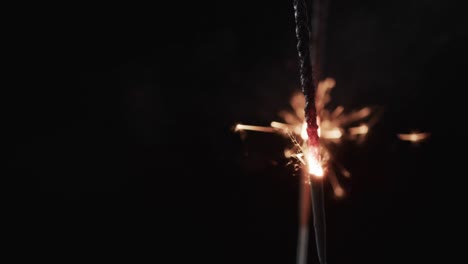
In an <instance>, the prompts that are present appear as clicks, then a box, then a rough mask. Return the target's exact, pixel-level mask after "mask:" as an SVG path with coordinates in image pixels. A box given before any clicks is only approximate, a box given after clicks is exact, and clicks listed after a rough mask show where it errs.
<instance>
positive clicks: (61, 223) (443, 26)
mask: <svg viewBox="0 0 468 264" xmlns="http://www.w3.org/2000/svg"><path fill="white" fill-rule="evenodd" d="M50 10H52V9H50ZM59 10H60V11H59V12H52V11H46V12H44V13H41V14H43V15H41V16H40V18H38V19H37V20H35V21H33V22H31V25H32V27H34V31H35V35H34V41H31V43H29V44H27V45H29V46H30V50H32V51H33V52H34V53H35V55H37V56H34V59H33V60H32V62H31V63H30V64H29V66H30V67H31V69H32V70H34V71H36V72H40V74H38V75H39V76H38V77H37V78H34V81H35V82H36V83H35V85H34V86H33V87H24V88H21V89H19V88H18V89H15V90H14V91H13V92H12V95H11V96H10V97H9V100H8V101H9V104H8V105H10V106H11V107H10V112H11V114H10V115H9V118H8V120H7V121H8V122H9V123H8V126H9V127H11V128H12V129H11V130H9V131H11V132H10V133H11V134H10V135H9V136H10V138H12V139H13V140H12V142H14V152H13V154H12V155H11V156H10V157H11V159H9V161H10V165H11V167H13V168H14V170H12V171H13V173H14V175H13V176H15V177H20V178H21V177H24V176H23V175H26V176H32V177H33V178H34V179H36V180H38V183H39V185H38V187H37V189H36V190H37V191H38V192H35V193H37V194H34V195H31V196H32V197H31V198H30V201H29V202H30V203H31V204H34V206H35V207H36V209H37V211H36V212H35V213H34V214H33V215H32V216H31V218H30V219H28V220H27V224H26V225H27V226H29V227H32V232H30V233H28V235H27V237H26V238H25V240H27V241H33V242H32V244H33V247H32V248H33V249H35V250H37V252H39V253H40V256H41V258H42V257H43V258H44V259H47V260H50V259H53V258H58V259H59V260H60V261H63V262H68V260H72V259H75V258H82V257H84V258H85V259H102V260H110V259H112V260H114V259H115V260H123V259H124V258H125V259H128V261H131V262H136V261H137V260H136V258H144V259H147V260H148V261H150V262H153V263H185V262H187V261H191V262H197V263H198V262H200V263H294V261H295V250H296V249H295V248H296V240H297V237H296V236H297V222H298V217H297V215H298V212H297V197H298V179H297V177H295V176H293V174H294V173H293V169H292V168H290V167H288V166H286V163H287V160H285V159H284V158H282V151H283V149H284V147H285V146H286V145H287V144H288V142H287V140H285V139H283V138H281V137H279V136H276V135H271V134H261V133H254V132H252V133H248V134H247V137H246V138H245V139H244V140H241V137H240V135H239V134H236V133H234V132H233V131H232V128H233V126H234V125H235V124H236V123H238V122H242V123H247V124H258V125H268V124H269V122H270V121H271V120H280V118H279V116H278V112H279V111H280V110H283V109H286V108H287V107H288V102H289V98H290V96H291V94H292V93H293V92H294V91H297V90H298V88H299V82H298V79H299V78H298V72H299V71H298V65H297V53H296V49H295V45H296V38H295V29H294V16H293V8H292V1H284V0H281V1H228V2H223V1H218V2H216V3H208V2H204V3H198V2H191V3H182V2H177V3H173V4H167V3H165V4H162V3H152V4H151V5H150V4H147V5H141V6H137V5H132V6H129V5H128V4H125V5H121V6H117V5H114V4H112V5H109V6H96V5H81V6H78V5H77V6H68V7H60V9H59ZM327 26H328V32H327V35H326V44H327V45H326V53H325V74H326V75H327V76H330V77H333V78H335V79H336V81H337V86H336V88H335V89H334V91H333V93H332V96H333V104H334V105H344V106H345V107H346V108H347V109H357V108H359V107H363V106H368V105H371V106H376V107H379V108H380V109H382V110H383V112H382V113H383V114H382V115H381V117H380V119H379V122H378V123H377V124H376V126H375V127H374V128H373V130H372V131H371V133H370V134H369V137H368V139H367V141H366V142H365V143H364V144H363V145H356V144H353V143H349V142H348V143H344V144H343V145H341V146H340V147H339V148H337V149H336V150H335V152H336V153H335V155H336V156H337V160H338V161H339V162H340V163H342V164H343V165H345V166H346V167H347V168H349V170H350V171H351V172H352V174H353V177H352V179H350V180H343V179H341V180H342V183H343V185H344V186H345V189H346V190H347V193H348V195H347V196H346V197H345V198H344V199H341V200H337V199H334V198H333V197H332V194H331V190H327V193H328V196H327V205H326V206H327V221H328V252H329V263H422V262H425V261H427V260H433V259H436V258H438V257H440V259H442V260H443V261H442V262H439V263H446V262H445V261H446V260H447V259H448V258H449V257H451V256H453V252H454V251H455V247H456V245H457V244H458V242H456V241H457V239H449V238H448V236H449V235H455V237H457V234H459V231H458V230H457V229H456V228H453V229H454V230H453V231H452V230H451V229H450V231H449V228H448V227H455V222H456V221H457V219H458V218H457V217H456V216H455V215H456V213H457V212H459V211H461V210H462V209H463V208H464V207H463V206H460V205H458V203H457V202H458V201H461V199H460V198H461V194H460V193H459V192H458V191H455V189H456V187H457V186H461V185H463V184H462V182H463V177H462V176H463V174H464V170H463V163H460V162H456V161H455V160H458V159H457V158H456V157H458V158H460V159H462V157H463V147H462V146H463V145H462V143H463V140H464V139H463V137H462V135H463V133H462V131H463V129H462V126H463V125H464V117H463V111H464V103H463V97H464V96H463V94H464V91H463V90H464V88H465V86H466V82H465V81H464V80H465V75H466V66H465V64H466V60H467V58H468V57H467V49H466V47H467V42H466V38H465V37H466V33H467V29H466V28H467V26H468V23H467V19H466V14H465V11H464V10H463V8H461V6H459V5H456V4H455V1H436V0H432V1H422V0H419V1H418V0H412V1H364V2H363V1H332V2H331V6H330V12H329V20H328V25H327ZM24 78H26V77H24ZM10 98H11V99H10ZM412 130H420V131H427V132H430V133H432V136H431V138H429V140H428V141H426V142H422V143H421V144H418V145H414V144H410V143H408V142H403V141H399V140H398V138H397V137H396V134H397V133H409V132H410V131H412ZM457 153H462V154H457ZM29 238H31V239H29ZM26 251H27V252H29V251H28V250H26ZM31 254H32V253H31ZM309 263H317V262H316V257H315V251H314V249H313V242H311V251H310V262H309Z"/></svg>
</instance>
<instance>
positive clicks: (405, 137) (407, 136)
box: [397, 132, 431, 143]
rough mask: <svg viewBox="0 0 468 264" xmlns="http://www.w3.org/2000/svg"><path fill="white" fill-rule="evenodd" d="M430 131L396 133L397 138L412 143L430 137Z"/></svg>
mask: <svg viewBox="0 0 468 264" xmlns="http://www.w3.org/2000/svg"><path fill="white" fill-rule="evenodd" d="M430 135H431V134H430V133H417V132H412V133H410V134H398V135H397V136H398V138H399V139H401V140H403V141H410V142H413V143H416V142H421V141H424V140H426V139H428V138H429V137H430Z"/></svg>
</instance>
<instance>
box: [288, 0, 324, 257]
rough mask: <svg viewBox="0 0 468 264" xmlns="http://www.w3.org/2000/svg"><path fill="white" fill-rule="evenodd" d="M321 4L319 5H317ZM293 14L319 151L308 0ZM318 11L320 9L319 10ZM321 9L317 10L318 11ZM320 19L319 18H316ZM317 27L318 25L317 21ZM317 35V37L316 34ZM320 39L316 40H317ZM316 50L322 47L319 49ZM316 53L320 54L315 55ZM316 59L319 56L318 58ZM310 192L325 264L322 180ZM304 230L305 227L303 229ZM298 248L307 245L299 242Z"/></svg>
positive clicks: (312, 142)
mask: <svg viewBox="0 0 468 264" xmlns="http://www.w3.org/2000/svg"><path fill="white" fill-rule="evenodd" d="M315 7H316V8H317V7H318V6H317V5H316V6H315ZM294 11H295V13H294V16H295V22H296V37H297V51H298V55H299V64H300V65H299V67H300V69H299V70H300V80H301V88H302V92H303V93H304V95H305V98H306V107H305V118H306V122H307V134H308V140H309V141H308V145H309V146H310V147H312V148H313V150H314V151H316V152H317V153H318V149H319V136H318V124H317V109H316V105H315V93H316V87H317V86H316V85H317V83H316V82H315V83H314V78H313V72H312V70H313V67H312V58H311V45H310V38H311V34H312V32H311V30H310V25H311V24H310V21H309V13H308V10H307V4H306V1H305V0H294ZM316 11H317V10H316ZM317 13H318V12H315V14H317ZM316 21H318V19H317V20H316ZM314 26H315V27H318V26H319V25H317V24H316V23H315V24H314ZM316 37H317V36H316ZM315 41H317V39H315ZM315 52H316V53H318V52H320V50H316V51H315ZM315 55H317V54H315ZM316 59H317V58H316ZM311 178H312V181H311V191H312V193H311V194H312V195H311V198H312V209H313V220H314V231H315V242H316V247H317V255H318V258H319V261H320V263H321V264H326V226H325V210H324V197H323V179H313V178H314V177H311ZM301 231H302V228H301ZM306 241H307V240H305V239H304V238H303V234H302V232H301V234H300V241H299V243H305V242H306ZM298 246H299V248H302V247H304V245H298ZM300 254H305V252H303V250H298V256H297V261H298V264H302V263H301V261H302V262H303V263H305V259H306V258H305V257H304V256H302V255H300Z"/></svg>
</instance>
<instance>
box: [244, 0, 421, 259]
mask: <svg viewBox="0 0 468 264" xmlns="http://www.w3.org/2000/svg"><path fill="white" fill-rule="evenodd" d="M313 4H314V6H313V11H314V14H313V19H314V21H313V23H310V21H309V16H310V13H309V12H308V10H307V5H306V1H305V0H294V10H295V22H296V37H297V41H298V42H297V51H298V55H299V66H300V81H301V89H302V93H297V94H295V95H294V96H293V97H292V99H291V102H290V103H291V107H292V108H293V110H294V111H293V112H290V111H283V112H280V116H281V117H282V118H283V119H284V120H285V122H286V123H281V122H277V121H273V122H271V124H270V127H261V126H253V125H244V124H238V125H237V126H236V127H235V131H243V130H251V131H258V132H267V133H278V134H281V135H285V136H288V137H289V138H290V139H291V141H292V142H293V148H292V149H286V150H285V153H284V154H285V157H287V158H294V159H295V160H296V161H297V164H296V165H299V167H300V171H301V181H300V182H301V187H300V199H299V204H300V206H299V212H300V215H299V218H300V228H299V239H298V247H297V264H305V263H306V261H307V247H308V232H309V229H308V221H309V214H310V203H312V211H313V224H314V231H315V242H316V249H317V256H318V259H319V262H320V263H321V264H326V262H327V260H326V221H325V208H324V207H325V206H324V181H325V178H326V179H329V181H328V182H329V183H330V184H331V185H332V188H333V191H334V194H335V196H336V197H342V196H344V195H345V191H344V189H343V188H342V187H341V186H340V184H339V181H338V179H337V177H336V172H335V170H334V168H333V167H332V166H331V164H332V163H334V165H335V166H334V167H335V169H338V170H339V172H340V174H341V175H343V176H344V177H348V178H349V177H350V175H351V174H350V172H349V171H348V170H346V169H345V168H343V167H342V166H340V165H339V164H338V163H336V162H334V160H333V159H332V155H331V152H330V151H329V149H328V147H329V146H330V145H331V144H338V143H340V142H342V140H344V139H349V140H355V141H358V142H362V141H363V140H364V139H365V136H366V135H367V134H368V132H369V130H370V128H371V127H372V125H373V124H374V123H375V121H376V120H377V119H376V118H375V116H374V118H370V119H368V118H369V117H371V114H372V113H373V111H372V110H371V108H369V107H365V108H362V109H360V110H358V111H353V112H351V113H345V109H344V107H343V106H338V107H336V108H335V109H334V110H333V111H328V109H327V108H326V107H325V106H326V105H327V104H328V103H329V101H330V99H331V97H330V91H331V89H332V88H334V87H335V84H336V83H335V80H333V79H331V78H327V79H323V80H322V81H320V82H318V81H317V80H320V79H321V78H322V77H323V76H321V62H322V61H321V58H320V56H322V55H323V51H324V40H323V37H319V36H323V35H324V33H325V32H324V31H325V23H324V20H325V15H326V9H327V4H328V3H327V0H314V3H313ZM310 26H312V27H313V30H310ZM311 37H312V39H313V41H314V48H315V49H311V43H310V42H311V41H310V38H311ZM311 51H312V52H313V53H311ZM312 60H313V63H314V68H312ZM312 70H314V71H312ZM313 73H314V75H315V76H313ZM314 77H315V78H314ZM356 123H359V124H358V125H357V126H356ZM428 136H429V134H427V133H419V134H417V133H412V134H399V135H398V137H399V138H400V139H401V140H408V141H411V142H418V141H421V140H424V139H426V138H427V137H428Z"/></svg>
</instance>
